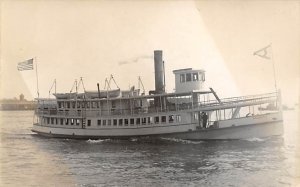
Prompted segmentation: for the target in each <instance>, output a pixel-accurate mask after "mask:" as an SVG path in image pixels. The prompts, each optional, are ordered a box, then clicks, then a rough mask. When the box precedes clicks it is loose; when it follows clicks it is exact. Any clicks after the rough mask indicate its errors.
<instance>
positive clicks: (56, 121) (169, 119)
mask: <svg viewBox="0 0 300 187" xmlns="http://www.w3.org/2000/svg"><path fill="white" fill-rule="evenodd" d="M81 121H82V120H81V119H73V118H49V117H45V118H43V123H44V124H51V125H77V126H79V125H80V123H81ZM174 122H181V116H180V115H168V116H155V117H143V118H129V119H128V118H119V119H98V120H97V126H129V125H130V126H133V125H146V124H159V123H174ZM91 125H92V120H91V119H88V120H87V126H91Z"/></svg>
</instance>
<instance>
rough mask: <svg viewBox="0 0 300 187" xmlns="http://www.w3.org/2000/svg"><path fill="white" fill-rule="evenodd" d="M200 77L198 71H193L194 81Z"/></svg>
mask: <svg viewBox="0 0 300 187" xmlns="http://www.w3.org/2000/svg"><path fill="white" fill-rule="evenodd" d="M198 80H199V77H198V73H193V81H198Z"/></svg>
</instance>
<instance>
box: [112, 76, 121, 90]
mask: <svg viewBox="0 0 300 187" xmlns="http://www.w3.org/2000/svg"><path fill="white" fill-rule="evenodd" d="M110 77H111V79H112V80H113V81H114V83H115V85H116V86H117V88H118V89H120V88H119V86H118V85H117V83H116V81H115V79H114V77H113V75H110Z"/></svg>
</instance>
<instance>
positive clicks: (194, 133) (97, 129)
mask: <svg viewBox="0 0 300 187" xmlns="http://www.w3.org/2000/svg"><path fill="white" fill-rule="evenodd" d="M177 115H178V116H180V118H179V119H180V121H179V120H178V121H176V117H175V120H174V121H171V123H170V121H169V120H166V122H164V123H162V122H161V120H162V119H164V118H165V117H164V116H165V115H162V116H160V118H159V119H158V120H159V123H148V122H149V121H148V119H151V117H145V118H146V119H147V120H146V122H147V123H145V124H142V123H140V124H136V123H133V124H130V122H128V124H127V126H125V124H123V122H124V121H125V120H124V119H123V122H122V126H119V125H118V123H117V125H115V126H114V125H113V122H112V124H111V125H110V126H108V125H105V126H104V127H103V126H101V125H99V126H98V124H97V122H98V120H101V124H102V123H103V122H102V120H108V119H93V120H91V122H90V126H86V127H84V128H83V127H80V126H79V125H78V126H77V125H76V124H73V125H56V124H53V125H43V124H39V123H36V124H34V126H33V129H32V130H33V132H36V133H39V134H42V135H46V136H50V137H65V138H66V137H68V138H83V139H93V138H128V137H139V136H162V135H163V136H169V135H170V136H172V137H173V136H174V135H176V137H183V139H210V138H211V139H220V138H221V139H222V137H223V138H224V139H236V138H237V137H243V136H244V135H247V136H252V137H256V135H259V134H260V133H259V131H256V130H254V131H252V127H255V128H254V129H259V128H257V127H263V126H266V127H267V126H270V124H278V125H277V126H274V129H273V130H270V129H272V128H268V129H267V130H265V131H263V132H264V134H268V132H269V133H270V134H271V135H279V134H281V132H282V131H283V130H282V116H281V113H280V112H277V113H269V114H263V115H256V116H247V117H241V118H235V119H229V120H219V121H215V122H214V123H213V124H212V125H210V126H208V127H207V128H205V127H203V126H201V125H203V124H201V123H199V122H195V121H193V120H192V119H193V118H192V117H193V116H192V115H191V114H188V113H186V114H183V113H182V114H177ZM188 116H190V118H188ZM142 118H143V117H141V118H139V117H135V118H133V117H132V119H134V120H133V121H134V122H136V121H138V120H137V119H140V120H141V119H142ZM126 119H127V118H126ZM130 119H131V118H128V121H130ZM88 120H89V119H88ZM109 120H112V121H114V119H109ZM50 121H51V120H50ZM92 121H93V122H94V123H92ZM117 121H118V120H117ZM150 122H151V120H150ZM154 122H155V120H154ZM275 127H276V128H275ZM273 131H274V132H273ZM186 134H189V136H186ZM200 134H201V135H200ZM230 137H232V138H230Z"/></svg>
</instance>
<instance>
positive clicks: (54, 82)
mask: <svg viewBox="0 0 300 187" xmlns="http://www.w3.org/2000/svg"><path fill="white" fill-rule="evenodd" d="M54 85H55V93H56V79H54V81H53V83H52V86H51V88H50V90H49V98H50V93H51V90H52V88H53V86H54Z"/></svg>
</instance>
